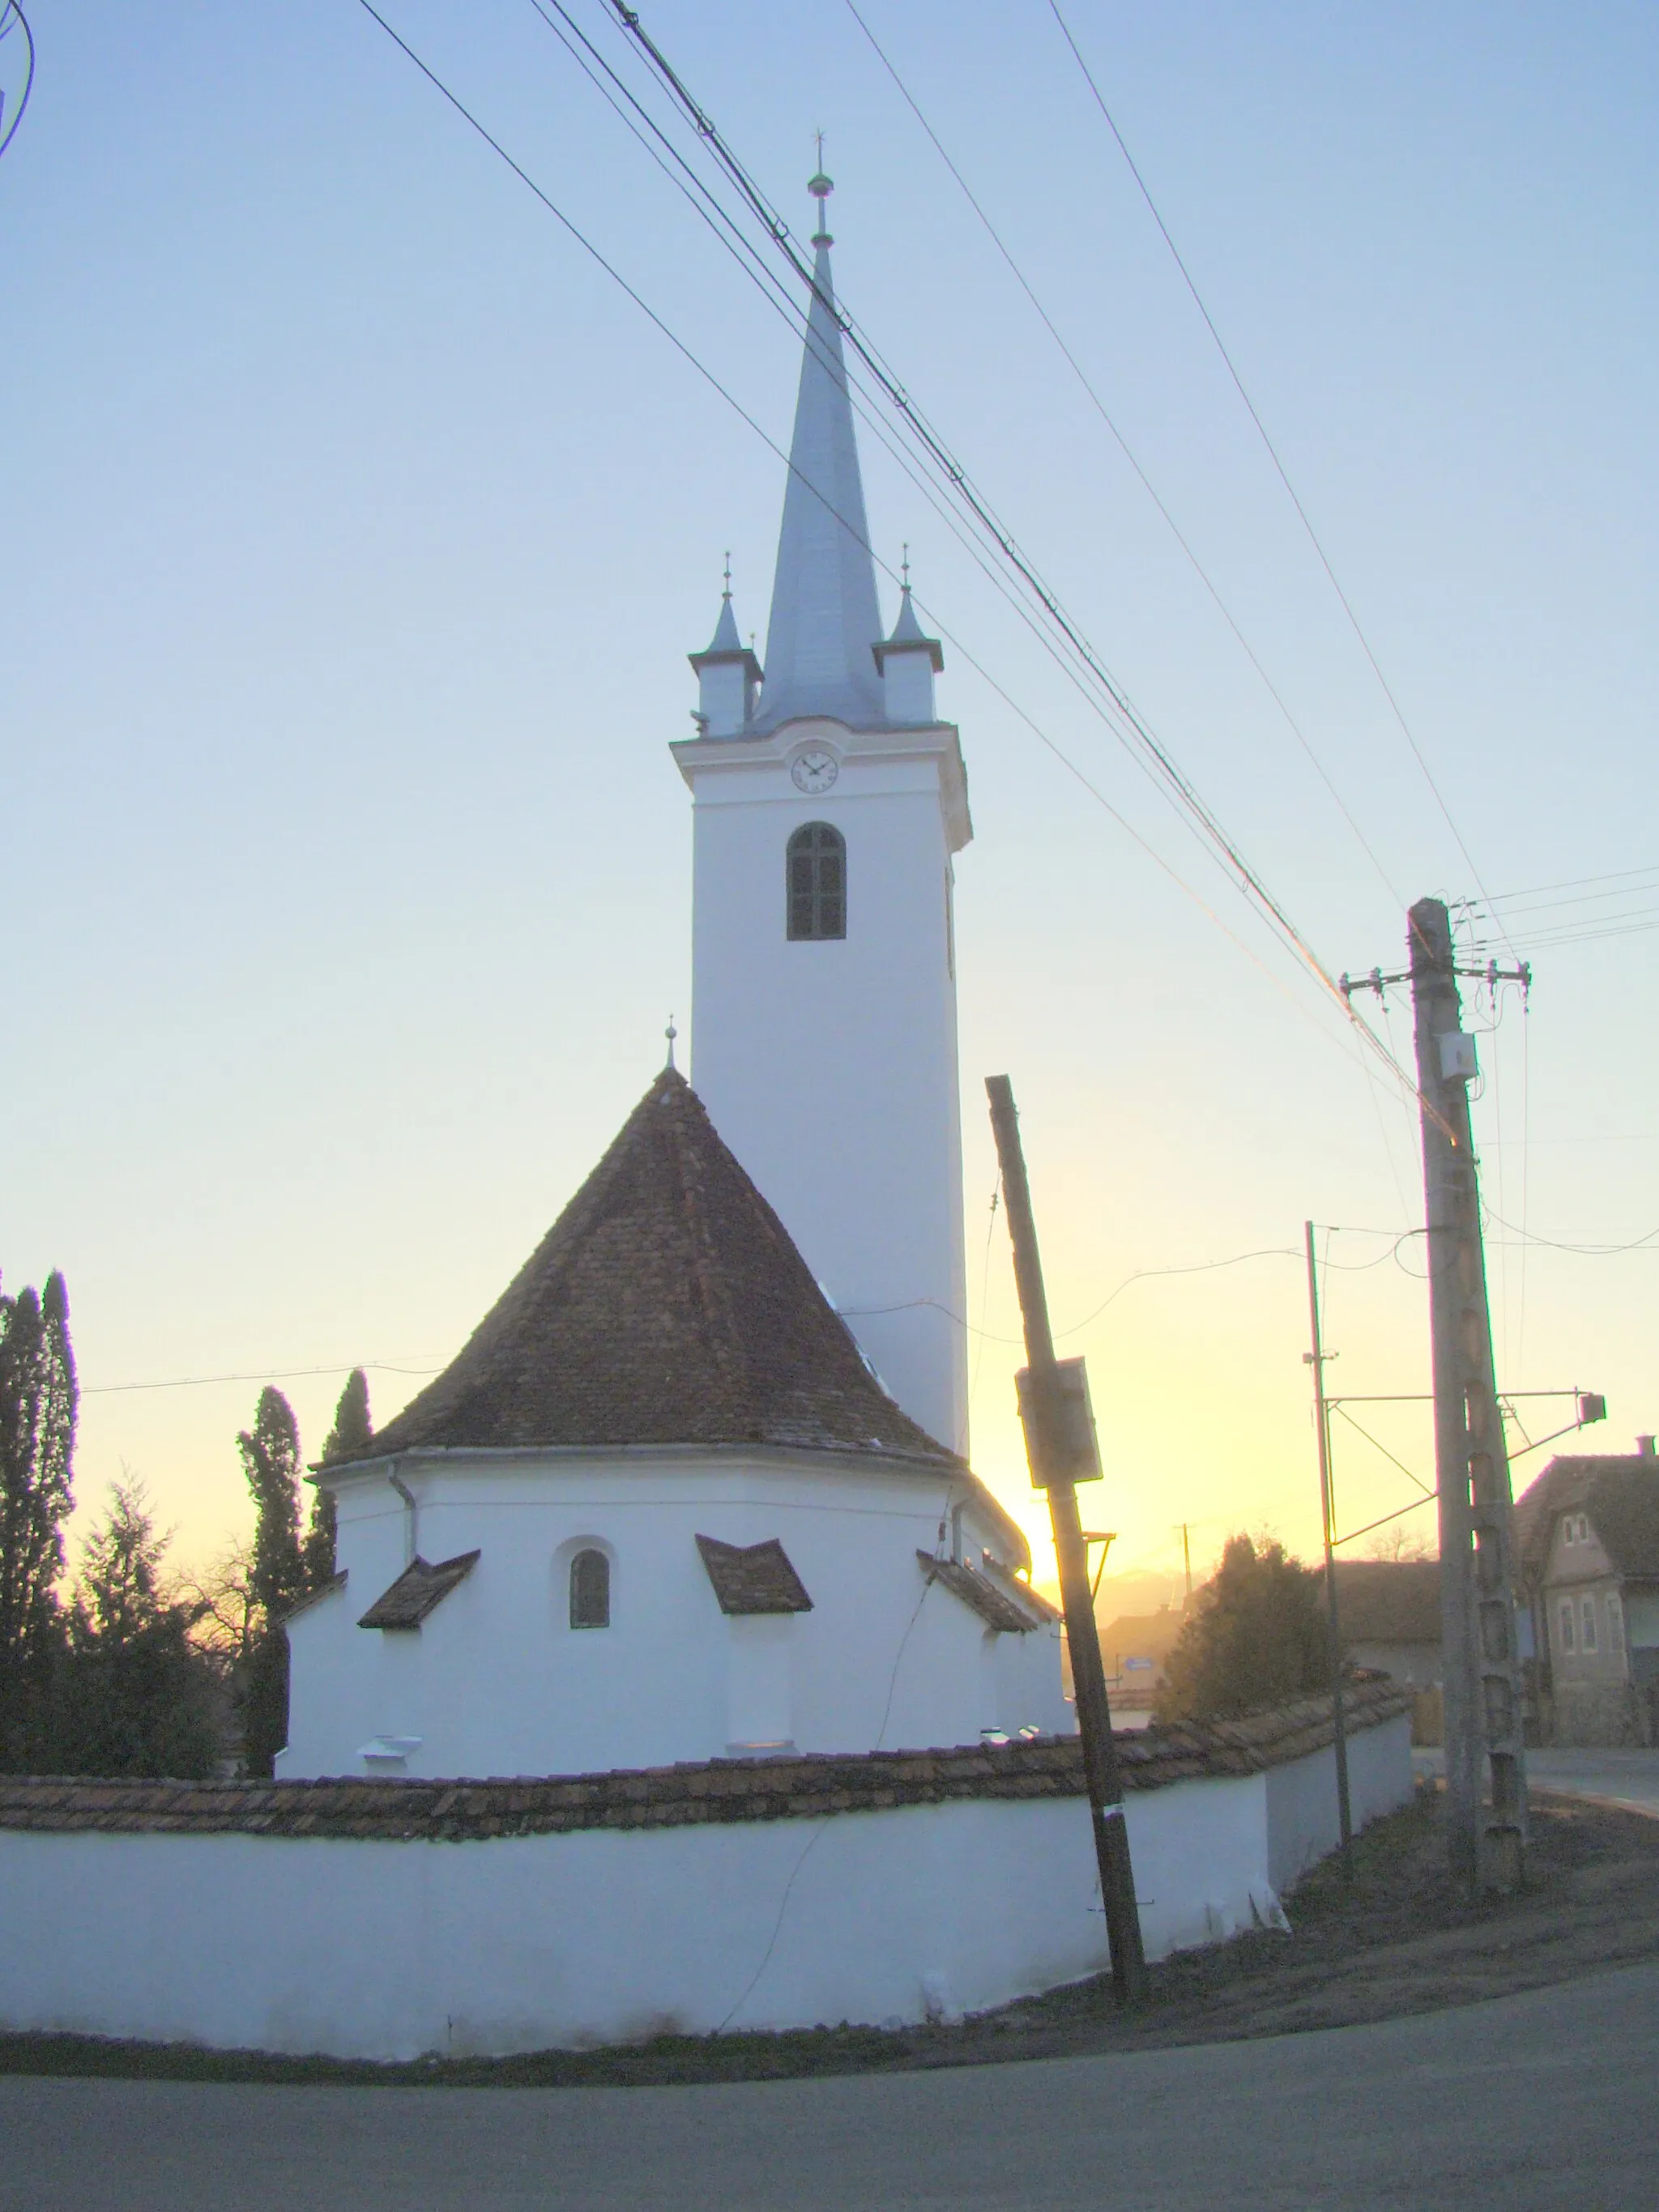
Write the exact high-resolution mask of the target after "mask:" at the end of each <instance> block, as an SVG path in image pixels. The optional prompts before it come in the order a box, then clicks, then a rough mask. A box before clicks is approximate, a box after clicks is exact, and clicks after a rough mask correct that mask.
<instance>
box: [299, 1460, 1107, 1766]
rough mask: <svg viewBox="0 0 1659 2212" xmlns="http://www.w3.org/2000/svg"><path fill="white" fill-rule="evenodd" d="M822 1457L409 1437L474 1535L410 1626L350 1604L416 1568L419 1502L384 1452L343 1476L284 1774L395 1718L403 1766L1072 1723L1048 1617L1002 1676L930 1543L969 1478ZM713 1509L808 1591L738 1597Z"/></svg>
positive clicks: (445, 1533) (445, 1531)
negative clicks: (587, 1590) (772, 1597)
mask: <svg viewBox="0 0 1659 2212" xmlns="http://www.w3.org/2000/svg"><path fill="white" fill-rule="evenodd" d="M825 1457H826V1455H806V1454H798V1455H793V1456H792V1455H787V1454H774V1455H766V1454H764V1453H761V1452H757V1453H756V1454H754V1455H748V1456H745V1455H734V1456H729V1457H725V1458H720V1457H715V1456H713V1455H699V1454H697V1453H696V1452H693V1451H683V1452H676V1451H662V1452H651V1451H635V1452H631V1453H613V1454H609V1455H607V1454H606V1453H604V1452H592V1453H586V1452H571V1453H568V1454H558V1453H545V1454H524V1455H513V1454H505V1453H504V1454H496V1455H465V1454H461V1453H455V1454H444V1455H433V1456H423V1455H416V1454H411V1455H405V1456H404V1458H402V1459H400V1460H399V1461H398V1474H399V1479H400V1480H402V1481H403V1482H404V1485H405V1486H407V1488H408V1489H409V1490H410V1492H412V1493H413V1495H414V1496H415V1498H416V1501H417V1505H416V1522H417V1541H418V1545H419V1548H420V1551H421V1553H422V1557H423V1558H425V1559H428V1560H429V1561H433V1562H436V1561H439V1560H441V1559H450V1558H453V1557H456V1556H458V1555H459V1554H460V1553H465V1552H470V1551H472V1550H474V1549H475V1548H476V1549H477V1551H478V1552H479V1553H480V1557H479V1559H478V1562H477V1565H476V1566H475V1567H474V1568H473V1570H472V1571H471V1574H469V1575H468V1576H467V1577H466V1579H465V1581H464V1582H462V1583H460V1584H459V1587H457V1588H456V1589H454V1590H453V1591H452V1592H451V1594H450V1595H448V1596H447V1597H446V1598H444V1599H443V1601H441V1603H440V1604H439V1605H438V1606H437V1607H435V1610H434V1611H433V1612H432V1613H430V1614H429V1615H428V1618H427V1620H426V1621H425V1622H424V1623H423V1624H422V1626H421V1627H420V1628H419V1629H418V1630H414V1631H409V1630H380V1629H364V1628H360V1627H359V1626H357V1623H358V1621H359V1620H360V1618H361V1617H362V1613H364V1612H365V1611H366V1610H367V1609H368V1606H369V1605H370V1604H371V1603H372V1602H373V1601H374V1599H375V1598H377V1597H378V1596H379V1595H380V1594H381V1592H382V1591H383V1590H384V1589H386V1587H387V1586H388V1584H390V1583H392V1581H393V1580H394V1579H395V1577H397V1576H398V1574H399V1573H400V1572H401V1571H402V1569H403V1567H404V1562H405V1559H406V1555H407V1548H408V1519H407V1514H406V1509H405V1507H404V1504H403V1502H402V1500H401V1499H400V1498H399V1496H398V1492H396V1491H395V1490H394V1489H393V1487H392V1484H391V1483H390V1481H389V1480H387V1478H386V1474H384V1473H383V1472H378V1471H375V1470H373V1469H368V1470H365V1471H364V1472H363V1473H362V1474H355V1475H349V1476H346V1477H344V1478H343V1479H341V1480H339V1481H338V1482H337V1498H338V1505H339V1531H338V1539H337V1556H338V1558H339V1560H340V1563H341V1565H343V1567H345V1569H346V1570H347V1581H346V1583H345V1586H344V1587H343V1589H339V1590H337V1591H335V1592H333V1593H332V1594H331V1595H329V1596H327V1597H325V1598H324V1599H322V1600H321V1601H319V1603H317V1604H315V1605H313V1606H312V1607H308V1608H307V1610H306V1611H305V1612H303V1613H301V1614H300V1615H299V1616H298V1617H297V1618H296V1619H295V1620H294V1621H293V1622H292V1623H291V1624H290V1626H289V1647H290V1650H291V1654H292V1669H291V1678H290V1690H289V1747H288V1750H287V1752H286V1753H284V1754H283V1758H282V1759H281V1763H280V1765H279V1767H278V1770H277V1771H278V1772H279V1774H281V1775H282V1776H283V1777H284V1778H295V1777H301V1776H307V1775H316V1774H357V1773H362V1772H363V1771H365V1769H364V1763H363V1760H362V1757H361V1756H360V1754H361V1753H362V1748H363V1747H364V1746H365V1745H366V1744H367V1743H368V1742H369V1741H372V1740H373V1739H375V1738H377V1737H378V1738H384V1737H392V1736H396V1737H404V1738H410V1739H416V1740H417V1741H416V1746H415V1748H413V1749H412V1750H411V1751H410V1753H409V1754H408V1757H407V1760H406V1763H405V1765H404V1770H403V1771H407V1772H409V1773H410V1774H416V1775H446V1776H448V1775H490V1774H571V1773H584V1772H592V1771H604V1770H610V1769H614V1768H618V1767H643V1766H662V1765H671V1764H672V1763H674V1762H675V1761H676V1760H680V1759H692V1760H696V1759H714V1758H719V1757H721V1756H723V1755H724V1754H725V1753H726V1751H727V1749H728V1747H730V1746H731V1745H732V1743H733V1742H741V1741H773V1740H775V1739H774V1735H773V1731H774V1730H775V1729H784V1732H785V1740H787V1741H792V1742H793V1744H794V1745H795V1746H797V1747H799V1749H800V1750H802V1751H835V1752H848V1751H854V1752H864V1751H872V1750H877V1749H887V1750H898V1749H925V1748H929V1747H933V1746H937V1745H947V1744H962V1743H974V1742H977V1741H978V1740H979V1737H980V1735H981V1730H982V1729H986V1728H987V1727H998V1726H1000V1727H1006V1728H1010V1729H1017V1728H1018V1727H1021V1726H1024V1725H1026V1724H1030V1725H1031V1726H1033V1727H1036V1728H1039V1729H1042V1730H1044V1731H1045V1732H1063V1731H1068V1730H1070V1729H1072V1728H1073V1725H1074V1722H1073V1715H1072V1712H1071V1709H1070V1707H1069V1706H1068V1705H1066V1703H1065V1700H1064V1697H1063V1694H1062V1692H1061V1688H1060V1652H1059V1645H1058V1643H1057V1641H1056V1639H1055V1638H1054V1634H1053V1632H1052V1631H1050V1630H1046V1629H1039V1630H1036V1631H1034V1632H1032V1633H1031V1634H1030V1636H1015V1635H1012V1634H1010V1635H1005V1636H1001V1637H999V1638H998V1639H997V1643H998V1644H999V1646H1000V1647H1003V1648H1002V1649H1000V1650H999V1651H998V1652H997V1653H996V1655H995V1656H994V1662H993V1674H994V1683H993V1685H992V1687H991V1690H990V1691H989V1692H987V1674H986V1662H985V1659H984V1656H983V1636H984V1623H983V1622H982V1621H981V1619H980V1617H979V1616H978V1614H977V1613H974V1612H972V1611H971V1610H970V1609H969V1607H967V1606H965V1605H964V1604H963V1603H962V1601H960V1600H959V1599H958V1598H957V1597H955V1596H953V1595H951V1593H950V1592H949V1591H947V1590H946V1589H944V1588H943V1586H942V1585H939V1584H938V1583H933V1584H932V1585H930V1584H928V1583H927V1582H926V1580H925V1579H924V1577H923V1575H922V1572H921V1568H920V1566H919V1565H918V1564H917V1559H916V1553H917V1552H918V1551H923V1552H927V1553H932V1552H933V1549H934V1547H935V1545H936V1543H937V1541H938V1538H939V1523H940V1522H941V1520H947V1525H948V1518H947V1516H948V1508H949V1505H950V1504H951V1501H952V1499H956V1500H958V1501H959V1500H961V1498H963V1486H961V1485H959V1484H958V1485H956V1486H954V1487H953V1486H952V1484H951V1480H950V1479H949V1478H948V1477H947V1476H945V1474H939V1475H933V1474H926V1473H908V1472H904V1471H902V1470H900V1469H898V1468H895V1467H894V1465H893V1464H892V1463H891V1462H887V1463H884V1464H879V1463H878V1464H877V1465H874V1466H872V1467H868V1468H863V1467H860V1465H859V1463H858V1462H856V1460H853V1459H850V1458H849V1460H848V1462H847V1463H846V1464H845V1465H844V1466H843V1465H841V1464H838V1463H831V1464H830V1465H829V1467H828V1468H827V1469H826V1465H825ZM965 1510H966V1516H967V1522H969V1523H972V1528H971V1532H970V1533H971V1536H972V1541H975V1542H977V1543H988V1544H991V1545H993V1546H995V1545H996V1544H997V1543H998V1542H999V1540H1000V1532H999V1531H998V1530H997V1528H996V1527H995V1526H994V1523H993V1522H990V1521H989V1520H988V1519H987V1520H985V1521H984V1525H983V1526H981V1525H979V1522H978V1521H976V1520H975V1513H976V1511H977V1510H978V1509H976V1508H975V1507H974V1506H973V1504H971V1502H970V1503H969V1504H968V1505H967V1507H966V1509H965ZM699 1535H707V1536H714V1537H717V1538H719V1539H720V1541H722V1542H725V1543H731V1544H742V1545H747V1544H755V1543H760V1542H763V1541H765V1540H766V1539H768V1538H770V1537H776V1538H778V1539H779V1540H780V1541H781V1542H782V1545H783V1547H784V1549H785V1551H786V1552H787V1554H788V1556H789V1559H790V1560H791V1562H792V1563H793V1565H794V1568H795V1570H796V1571H797V1573H798V1574H799V1576H800V1577H801V1579H802V1581H803V1582H804V1583H805V1586H806V1589H807V1592H808V1594H809V1595H810V1596H811V1599H812V1610H811V1612H810V1613H796V1614H792V1615H787V1616H783V1617H781V1619H779V1620H776V1621H775V1622H772V1621H765V1622H750V1623H739V1622H735V1621H732V1620H727V1618H726V1615H725V1614H723V1613H721V1611H720V1607H719V1604H718V1602H717V1601H716V1599H715V1596H714V1589H713V1588H712V1586H711V1585H710V1583H709V1580H708V1574H707V1572H706V1571H705V1570H704V1567H703V1565H702V1559H701V1556H700V1555H699V1553H698V1551H697V1547H696V1537H697V1536H699ZM584 1542H591V1543H594V1544H597V1545H599V1546H600V1547H603V1548H604V1549H605V1552H606V1553H607V1554H608V1555H609V1557H610V1559H611V1562H612V1568H611V1626H610V1627H609V1628H605V1629H587V1630H573V1629H572V1628H571V1626H570V1625H569V1609H568V1582H567V1574H568V1558H569V1556H570V1553H572V1552H573V1551H574V1549H575V1548H577V1547H579V1546H580V1544H581V1543H584ZM734 1632H735V1634H734ZM734 1699H737V1701H738V1704H737V1705H736V1706H734V1703H733V1700H734ZM763 1705H764V1707H765V1711H762V1710H761V1708H762V1706H763ZM738 1706H740V1707H741V1710H738ZM786 1723H787V1725H786ZM734 1727H736V1728H738V1729H741V1730H742V1731H744V1733H740V1734H736V1735H734V1734H733V1729H734ZM750 1730H752V1731H756V1732H757V1733H754V1734H750V1733H748V1731H750Z"/></svg>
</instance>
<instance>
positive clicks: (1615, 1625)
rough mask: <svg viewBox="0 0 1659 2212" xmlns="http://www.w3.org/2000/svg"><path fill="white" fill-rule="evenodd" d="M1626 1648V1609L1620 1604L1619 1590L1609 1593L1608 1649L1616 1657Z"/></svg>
mask: <svg viewBox="0 0 1659 2212" xmlns="http://www.w3.org/2000/svg"><path fill="white" fill-rule="evenodd" d="M1624 1648H1625V1609H1624V1607H1622V1606H1621V1605H1620V1602H1619V1593H1618V1591H1617V1590H1609V1591H1608V1592H1607V1649H1608V1650H1609V1651H1611V1652H1613V1654H1614V1655H1615V1656H1618V1655H1620V1654H1621V1653H1622V1652H1623V1650H1624Z"/></svg>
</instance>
